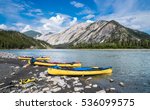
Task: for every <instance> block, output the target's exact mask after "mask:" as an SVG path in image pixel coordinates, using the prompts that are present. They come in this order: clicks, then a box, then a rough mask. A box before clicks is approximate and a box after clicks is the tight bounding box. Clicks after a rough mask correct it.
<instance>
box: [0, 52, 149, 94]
mask: <svg viewBox="0 0 150 110" xmlns="http://www.w3.org/2000/svg"><path fill="white" fill-rule="evenodd" d="M3 51H7V52H11V53H14V54H16V55H18V56H22V55H25V56H50V57H51V59H52V61H61V62H72V61H80V62H82V64H83V66H99V67H101V66H112V67H113V74H112V76H93V77H95V78H94V79H95V82H97V83H100V84H101V83H102V82H103V79H104V78H109V77H111V78H113V79H114V80H115V81H116V82H115V83H116V84H117V83H119V81H122V82H124V83H125V84H126V87H125V88H120V90H119V91H120V92H150V50H71V49H50V50H3ZM116 84H115V85H114V86H117V85H116ZM102 85H103V86H104V87H105V86H110V85H109V83H107V82H104V83H102ZM118 87H119V86H118Z"/></svg>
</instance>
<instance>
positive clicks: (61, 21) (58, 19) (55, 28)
mask: <svg viewBox="0 0 150 110" xmlns="http://www.w3.org/2000/svg"><path fill="white" fill-rule="evenodd" d="M40 22H41V23H42V26H40V27H38V30H39V31H43V32H53V33H57V32H61V31H64V30H65V29H67V28H68V27H70V26H72V25H74V24H76V23H77V18H76V17H74V18H72V17H71V16H68V15H64V14H60V13H58V14H57V15H56V16H52V17H50V18H49V19H46V18H43V19H41V20H40Z"/></svg>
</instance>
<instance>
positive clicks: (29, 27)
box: [21, 25, 32, 32]
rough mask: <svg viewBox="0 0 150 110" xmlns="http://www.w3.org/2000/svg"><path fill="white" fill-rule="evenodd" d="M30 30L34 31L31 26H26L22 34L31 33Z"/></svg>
mask: <svg viewBox="0 0 150 110" xmlns="http://www.w3.org/2000/svg"><path fill="white" fill-rule="evenodd" d="M29 30H32V27H31V26H30V25H26V26H25V27H24V28H23V29H22V30H21V32H26V31H29Z"/></svg>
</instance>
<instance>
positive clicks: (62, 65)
mask: <svg viewBox="0 0 150 110" xmlns="http://www.w3.org/2000/svg"><path fill="white" fill-rule="evenodd" d="M34 65H38V66H48V67H49V66H60V67H81V63H57V64H55V63H51V62H49V63H44V62H37V61H36V62H34Z"/></svg>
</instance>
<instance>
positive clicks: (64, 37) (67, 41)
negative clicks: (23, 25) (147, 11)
mask: <svg viewBox="0 0 150 110" xmlns="http://www.w3.org/2000/svg"><path fill="white" fill-rule="evenodd" d="M43 38H44V37H43ZM44 40H45V41H47V42H48V43H50V44H51V45H54V46H56V47H57V46H59V45H68V46H71V45H72V46H73V47H77V46H78V45H79V44H80V45H81V44H87V45H88V44H89V45H94V43H95V44H97V45H98V44H104V43H105V44H114V45H116V46H118V47H119V48H120V47H122V48H126V47H131V48H132V47H134V48H135V47H136V46H137V48H140V47H141V48H145V44H146V43H147V42H148V44H147V46H146V47H147V48H149V47H150V44H149V41H150V35H149V34H147V33H144V32H141V31H138V30H133V29H130V28H128V27H125V26H123V25H121V24H120V23H118V22H116V21H114V20H111V21H104V20H102V21H96V22H94V23H80V24H77V25H74V26H72V27H70V28H69V29H67V30H65V31H63V32H61V33H58V34H52V35H49V36H45V39H44ZM141 44H142V45H144V46H142V45H141ZM128 45H130V46H128ZM66 47H67V46H66ZM88 47H89V46H88ZM100 47H101V46H100Z"/></svg>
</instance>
